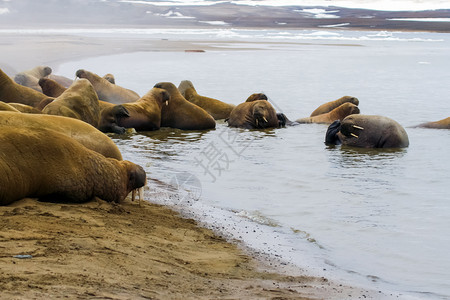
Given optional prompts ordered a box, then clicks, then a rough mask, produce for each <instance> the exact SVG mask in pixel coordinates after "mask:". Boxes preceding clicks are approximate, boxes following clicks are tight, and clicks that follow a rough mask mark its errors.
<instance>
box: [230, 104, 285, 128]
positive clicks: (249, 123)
mask: <svg viewBox="0 0 450 300" xmlns="http://www.w3.org/2000/svg"><path fill="white" fill-rule="evenodd" d="M227 122H228V126H230V127H239V128H246V129H263V128H278V127H279V121H278V117H277V113H276V111H275V109H274V108H273V106H272V105H271V104H270V103H269V101H266V100H255V101H252V102H244V103H241V104H239V105H238V106H236V107H235V108H234V109H233V111H232V112H231V114H230V118H229V119H228V121H227Z"/></svg>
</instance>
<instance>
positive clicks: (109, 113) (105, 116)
mask: <svg viewBox="0 0 450 300" xmlns="http://www.w3.org/2000/svg"><path fill="white" fill-rule="evenodd" d="M99 104H100V121H99V124H98V127H97V128H98V129H99V130H100V131H102V132H112V133H118V134H123V133H125V132H126V128H125V127H122V126H119V124H118V122H119V119H120V118H126V117H129V116H130V113H129V112H128V110H127V109H126V108H125V107H124V106H123V105H122V104H113V103H110V102H106V101H101V100H99Z"/></svg>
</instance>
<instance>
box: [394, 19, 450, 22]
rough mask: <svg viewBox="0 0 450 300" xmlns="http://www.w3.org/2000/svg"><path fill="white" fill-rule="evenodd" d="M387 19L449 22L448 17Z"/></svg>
mask: <svg viewBox="0 0 450 300" xmlns="http://www.w3.org/2000/svg"><path fill="white" fill-rule="evenodd" d="M387 20H389V21H414V22H450V18H395V19H387Z"/></svg>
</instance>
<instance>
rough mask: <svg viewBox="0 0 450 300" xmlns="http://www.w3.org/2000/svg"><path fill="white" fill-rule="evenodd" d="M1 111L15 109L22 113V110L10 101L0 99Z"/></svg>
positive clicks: (14, 110)
mask: <svg viewBox="0 0 450 300" xmlns="http://www.w3.org/2000/svg"><path fill="white" fill-rule="evenodd" d="M0 111H13V112H18V113H20V111H19V110H18V109H17V108H15V107H14V106H12V105H11V104H10V103H5V102H3V101H0Z"/></svg>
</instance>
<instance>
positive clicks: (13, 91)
mask: <svg viewBox="0 0 450 300" xmlns="http://www.w3.org/2000/svg"><path fill="white" fill-rule="evenodd" d="M52 100H53V98H51V97H48V96H46V95H44V94H43V93H40V92H38V91H35V90H33V89H32V88H29V87H26V86H23V85H20V84H18V83H16V82H14V81H13V80H12V79H11V78H10V77H9V76H8V75H6V74H5V73H4V72H3V71H2V70H1V69H0V101H3V102H6V103H9V102H14V103H22V104H26V105H29V106H33V107H36V108H38V109H41V108H42V107H44V106H45V105H46V104H47V103H49V102H51V101H52Z"/></svg>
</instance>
